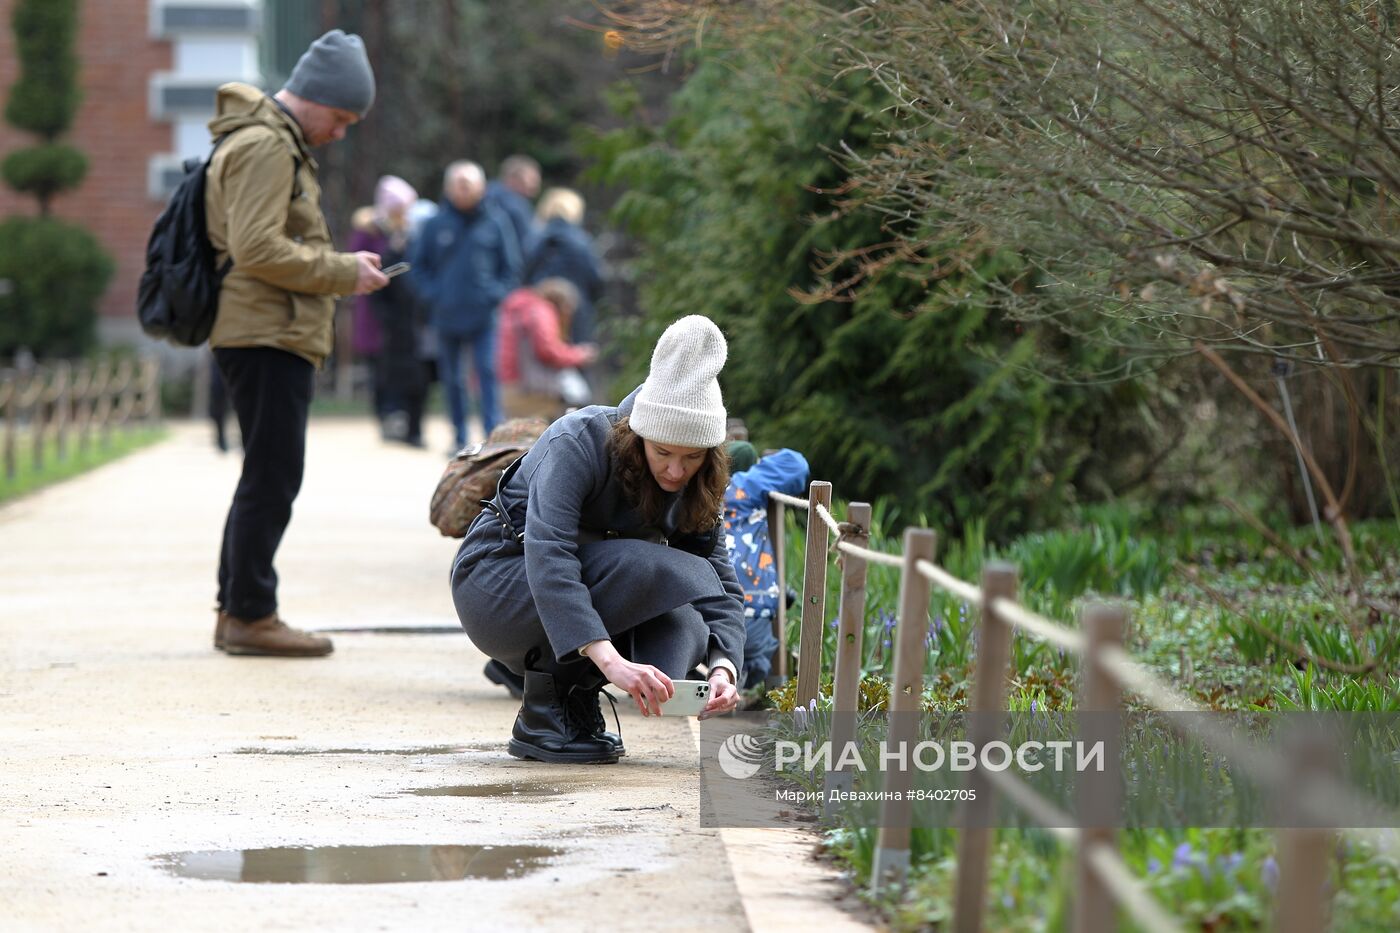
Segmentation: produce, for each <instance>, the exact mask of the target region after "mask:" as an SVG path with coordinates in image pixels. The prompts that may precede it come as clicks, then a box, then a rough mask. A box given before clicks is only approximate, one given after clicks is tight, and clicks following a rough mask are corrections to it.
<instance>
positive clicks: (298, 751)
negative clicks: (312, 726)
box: [233, 743, 499, 756]
mask: <svg viewBox="0 0 1400 933" xmlns="http://www.w3.org/2000/svg"><path fill="white" fill-rule="evenodd" d="M497 747H499V743H497V744H496V745H486V744H481V745H424V746H421V747H419V748H256V747H252V748H235V749H234V750H233V753H234V754H235V755H410V756H411V755H460V754H462V753H463V752H470V751H487V750H490V749H495V748H497Z"/></svg>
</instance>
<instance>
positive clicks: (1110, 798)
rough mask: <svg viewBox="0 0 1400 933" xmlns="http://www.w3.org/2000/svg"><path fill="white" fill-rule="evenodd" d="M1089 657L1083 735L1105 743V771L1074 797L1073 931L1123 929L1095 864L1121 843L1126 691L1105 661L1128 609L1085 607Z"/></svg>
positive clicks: (1079, 781) (1083, 781)
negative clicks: (1097, 852)
mask: <svg viewBox="0 0 1400 933" xmlns="http://www.w3.org/2000/svg"><path fill="white" fill-rule="evenodd" d="M1082 627H1083V630H1084V639H1085V645H1084V661H1083V668H1082V669H1081V678H1082V680H1081V686H1080V696H1079V710H1078V711H1079V713H1081V714H1087V717H1086V716H1084V715H1081V717H1080V721H1079V728H1080V733H1079V734H1080V738H1081V740H1083V741H1085V742H1086V743H1087V744H1090V745H1091V747H1092V743H1093V742H1097V741H1101V742H1103V743H1104V756H1103V763H1104V770H1103V771H1102V772H1095V771H1088V770H1086V771H1085V772H1084V773H1082V774H1079V775H1076V777H1075V780H1076V785H1075V798H1076V804H1077V808H1078V811H1079V820H1080V829H1079V848H1078V851H1077V852H1076V858H1077V860H1078V865H1077V866H1076V871H1077V873H1078V882H1079V883H1078V884H1077V885H1076V888H1075V895H1074V933H1100V931H1110V930H1116V929H1117V928H1118V910H1117V905H1116V902H1115V901H1114V898H1113V895H1112V894H1111V893H1110V892H1109V889H1108V887H1107V886H1106V885H1104V883H1103V881H1102V879H1100V878H1099V876H1098V873H1097V872H1095V871H1094V869H1093V866H1092V865H1090V864H1089V853H1090V852H1091V851H1092V850H1093V848H1094V846H1108V847H1110V848H1113V849H1115V850H1116V849H1117V847H1118V832H1117V829H1116V828H1115V824H1114V821H1115V819H1116V818H1117V815H1118V807H1119V805H1120V803H1121V802H1122V785H1121V783H1120V782H1121V775H1122V757H1123V755H1122V730H1121V729H1119V728H1118V723H1117V719H1118V716H1119V715H1120V714H1121V711H1122V707H1123V691H1122V688H1121V687H1120V686H1119V684H1118V681H1117V679H1116V678H1114V677H1113V675H1112V674H1110V673H1109V672H1108V671H1107V670H1106V669H1105V668H1104V666H1103V660H1102V659H1103V650H1104V649H1105V648H1108V647H1118V646H1121V645H1122V644H1123V633H1124V631H1125V629H1126V613H1125V612H1124V611H1123V610H1122V608H1121V607H1117V606H1108V605H1104V604H1102V603H1099V604H1095V605H1093V606H1089V607H1088V608H1087V609H1085V610H1084V616H1083V626H1082Z"/></svg>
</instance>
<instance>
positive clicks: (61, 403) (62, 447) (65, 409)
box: [53, 360, 73, 463]
mask: <svg viewBox="0 0 1400 933" xmlns="http://www.w3.org/2000/svg"><path fill="white" fill-rule="evenodd" d="M72 383H73V364H72V363H70V362H68V361H67V360H60V361H59V364H58V375H57V376H56V377H55V384H54V408H53V430H54V444H55V445H56V448H57V452H58V460H59V462H60V463H62V462H63V461H64V460H67V459H68V422H69V421H71V420H72V418H71V415H70V413H69V406H70V405H71V403H72Z"/></svg>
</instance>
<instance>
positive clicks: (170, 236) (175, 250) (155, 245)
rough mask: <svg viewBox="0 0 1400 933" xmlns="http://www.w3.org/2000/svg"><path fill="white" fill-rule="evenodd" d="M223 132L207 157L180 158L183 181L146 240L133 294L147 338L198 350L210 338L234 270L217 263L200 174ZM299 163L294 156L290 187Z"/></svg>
mask: <svg viewBox="0 0 1400 933" xmlns="http://www.w3.org/2000/svg"><path fill="white" fill-rule="evenodd" d="M228 135H229V134H227V133H225V134H224V135H223V136H220V137H219V138H218V139H216V140H214V145H213V148H211V149H210V150H209V155H207V156H205V157H204V158H202V159H199V158H191V159H186V160H185V165H184V168H185V177H184V178H182V179H181V180H180V184H179V185H178V186H176V188H175V193H174V194H172V195H171V196H170V203H168V204H167V205H166V206H165V210H163V211H161V213H160V216H159V217H157V218H156V223H155V226H154V227H152V228H151V236H150V239H148V240H147V241H146V271H144V272H143V273H141V286H140V288H139V289H138V290H137V293H136V316H137V318H138V319H139V320H140V321H141V329H142V330H144V331H145V332H146V333H147V334H149V335H150V336H152V337H155V338H157V339H161V340H168V341H170V342H171V343H174V344H177V345H180V346H186V347H197V346H199V345H200V344H202V343H204V341H206V340H208V339H209V332H210V331H212V330H213V329H214V317H215V315H217V314H218V311H219V288H220V286H221V285H222V284H223V281H224V276H226V275H228V272H229V270H230V269H232V268H233V260H232V259H228V260H226V261H225V262H224V264H223V265H222V266H218V265H217V263H216V259H217V257H216V256H215V254H214V247H213V245H212V244H210V242H209V228H208V225H207V223H206V221H205V216H204V187H205V178H204V176H205V172H206V171H207V169H208V167H209V161H210V160H211V159H213V157H214V153H215V151H217V150H218V148H219V144H220V143H222V142H223V141H224V140H225V139H227V138H228ZM300 168H301V160H300V159H298V158H296V157H295V156H293V159H292V179H293V181H292V185H293V189H295V186H296V173H297V171H298V170H299V169H300Z"/></svg>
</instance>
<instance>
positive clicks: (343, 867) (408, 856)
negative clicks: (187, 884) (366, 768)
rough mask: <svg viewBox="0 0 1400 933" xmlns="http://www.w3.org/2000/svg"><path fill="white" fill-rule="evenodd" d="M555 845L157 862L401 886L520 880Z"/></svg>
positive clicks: (234, 875) (211, 874) (326, 850)
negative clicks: (464, 880) (476, 880)
mask: <svg viewBox="0 0 1400 933" xmlns="http://www.w3.org/2000/svg"><path fill="white" fill-rule="evenodd" d="M563 851H564V850H563V849H556V848H553V847H550V846H461V845H442V846H420V845H398V846H321V847H307V848H302V847H295V846H286V847H280V848H271V849H243V850H238V849H230V850H227V851H206V852H175V853H171V854H169V855H162V856H158V857H157V858H156V861H157V862H158V863H159V864H160V865H161V867H163V868H164V869H165V870H166V871H168V872H170V873H171V874H174V875H178V876H180V877H182V878H195V879H198V880H200V881H237V882H242V883H244V884H400V883H404V882H419V881H461V880H463V879H466V878H477V879H484V880H488V881H502V880H506V879H510V878H519V877H522V876H524V875H527V874H529V873H531V872H533V871H537V870H538V869H540V868H542V867H544V863H545V861H546V860H547V859H551V858H554V857H555V856H558V855H562V854H563Z"/></svg>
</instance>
